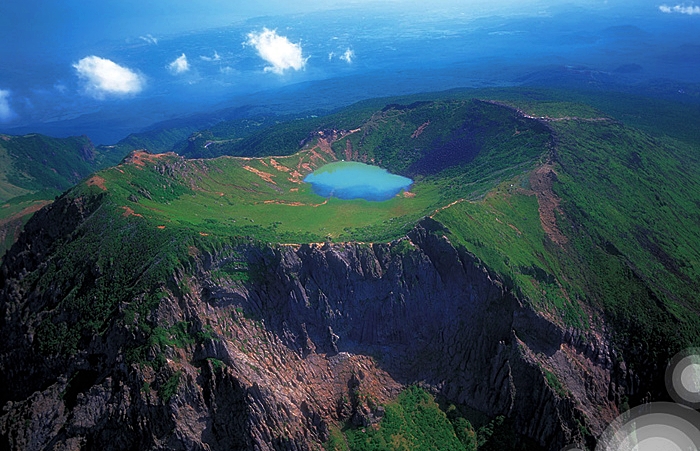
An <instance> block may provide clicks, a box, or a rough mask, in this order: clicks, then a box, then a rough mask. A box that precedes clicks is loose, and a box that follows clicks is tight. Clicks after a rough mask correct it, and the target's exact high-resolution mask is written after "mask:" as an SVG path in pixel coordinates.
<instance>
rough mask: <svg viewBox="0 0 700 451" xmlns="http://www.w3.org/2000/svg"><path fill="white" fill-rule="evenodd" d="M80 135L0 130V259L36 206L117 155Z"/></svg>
mask: <svg viewBox="0 0 700 451" xmlns="http://www.w3.org/2000/svg"><path fill="white" fill-rule="evenodd" d="M111 150H112V149H109V148H100V149H96V148H95V147H94V146H93V145H92V143H91V142H90V140H89V139H88V138H87V137H85V136H81V137H70V138H50V137H48V136H43V135H38V134H31V135H25V136H9V135H0V237H2V240H0V258H2V256H3V255H4V253H5V251H6V250H7V249H9V248H10V246H12V244H13V243H14V242H15V241H16V239H17V233H18V231H19V230H20V229H21V227H22V226H23V225H24V224H25V223H26V222H27V220H28V219H29V218H30V217H31V216H32V215H33V214H34V212H35V211H36V210H38V209H39V208H41V207H42V206H44V205H46V204H47V203H50V202H51V201H53V199H54V197H55V196H57V195H59V194H60V193H61V192H62V191H64V190H66V189H68V188H70V187H71V186H73V185H75V184H76V183H78V182H79V181H80V180H81V179H83V178H84V177H86V176H88V175H89V174H91V173H92V172H94V171H95V170H97V169H100V168H104V167H106V166H109V165H112V164H116V163H117V162H118V161H119V159H121V158H122V157H123V155H117V154H116V153H114V152H112V151H111Z"/></svg>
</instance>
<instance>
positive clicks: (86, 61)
mask: <svg viewBox="0 0 700 451" xmlns="http://www.w3.org/2000/svg"><path fill="white" fill-rule="evenodd" d="M73 67H74V68H75V70H76V71H77V72H78V77H80V78H81V79H82V80H83V81H84V82H85V90H86V92H87V93H88V94H90V95H92V96H93V97H95V98H96V99H103V98H105V96H107V95H117V96H124V95H129V94H136V93H139V92H141V90H143V87H144V85H145V80H144V78H143V77H142V76H141V75H139V74H137V73H136V72H134V71H132V70H131V69H128V68H126V67H122V66H120V65H118V64H117V63H115V62H114V61H111V60H108V59H105V58H100V57H99V56H94V55H92V56H87V57H85V58H83V59H81V60H80V61H78V63H77V64H73Z"/></svg>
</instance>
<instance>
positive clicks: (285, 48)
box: [244, 28, 308, 74]
mask: <svg viewBox="0 0 700 451" xmlns="http://www.w3.org/2000/svg"><path fill="white" fill-rule="evenodd" d="M244 45H250V46H253V47H255V50H257V51H258V55H259V56H260V58H262V59H264V60H265V61H267V62H268V63H269V64H271V65H270V66H267V67H265V72H274V73H276V74H282V73H284V71H285V70H287V69H294V70H301V69H303V68H304V66H305V65H306V60H307V59H308V58H304V57H303V56H302V52H301V44H295V43H293V42H290V41H289V39H287V38H286V37H285V36H280V35H278V34H277V30H268V29H267V28H263V30H262V31H260V32H257V33H256V32H250V33H248V40H247V41H246V42H244Z"/></svg>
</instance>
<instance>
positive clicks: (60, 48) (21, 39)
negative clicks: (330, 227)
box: [0, 0, 700, 144]
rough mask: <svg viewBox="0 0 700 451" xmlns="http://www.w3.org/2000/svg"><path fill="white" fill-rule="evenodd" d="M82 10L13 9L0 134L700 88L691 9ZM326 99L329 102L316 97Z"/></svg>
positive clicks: (215, 6)
mask: <svg viewBox="0 0 700 451" xmlns="http://www.w3.org/2000/svg"><path fill="white" fill-rule="evenodd" d="M82 3H83V2H80V1H78V0H72V1H69V2H64V3H61V4H49V5H40V4H39V3H38V2H37V1H36V0H30V1H29V2H25V3H22V4H12V5H9V4H4V5H2V6H0V39H3V41H4V42H12V45H7V46H4V47H3V48H0V132H1V133H8V134H18V133H20V134H21V133H26V132H30V131H35V132H38V133H45V134H49V135H52V136H69V135H81V134H87V135H88V136H90V137H91V139H93V141H95V142H96V143H98V144H113V143H115V142H117V141H119V140H120V139H123V138H124V137H126V136H127V135H129V134H131V133H135V132H139V131H141V130H143V129H145V128H148V127H151V126H153V124H156V123H159V122H161V121H165V120H171V119H175V118H181V117H185V116H187V115H189V114H193V113H202V112H211V111H215V110H217V109H223V108H231V107H236V106H240V105H242V104H244V102H247V103H250V104H254V105H255V104H257V105H261V106H263V105H264V106H268V107H270V108H274V107H275V105H276V104H277V105H278V106H279V107H280V108H281V109H283V110H285V109H293V108H297V109H298V111H305V110H307V109H309V108H308V107H311V108H315V107H317V106H318V105H325V107H326V108H337V107H340V106H343V105H347V104H349V103H352V102H354V101H357V100H361V99H362V98H371V97H376V96H377V93H379V94H381V95H387V96H390V95H401V94H410V93H417V92H426V91H441V90H444V89H450V88H456V87H479V86H507V85H513V84H532V83H533V80H535V81H534V83H541V84H542V83H543V84H546V83H547V82H548V81H547V80H545V78H546V77H544V78H543V76H542V74H543V73H544V72H543V71H545V72H546V71H547V70H550V71H551V70H553V68H566V67H582V68H585V69H586V70H589V71H591V74H595V73H603V74H613V75H614V76H612V77H608V76H607V75H606V77H607V78H606V80H605V81H601V80H600V79H596V76H595V75H591V77H592V80H591V83H617V84H621V85H627V86H635V85H640V86H641V85H642V84H643V83H645V82H648V81H649V80H653V79H662V78H667V79H669V80H674V81H677V82H682V83H699V82H700V45H698V44H697V43H696V42H695V38H696V31H695V30H696V29H697V26H698V23H699V22H698V21H700V7H696V6H695V5H694V4H676V3H664V2H642V4H640V3H638V2H626V1H624V2H623V1H618V2H613V1H610V2H608V1H594V0H588V1H584V0H581V1H577V2H570V3H566V4H555V5H550V4H547V3H546V2H542V1H535V0H533V1H527V2H512V1H500V2H496V3H494V2H486V1H472V2H466V3H465V2H458V1H437V2H433V4H432V5H431V8H430V9H427V10H426V9H425V8H423V9H422V10H419V9H418V8H417V5H419V3H418V2H413V1H410V2H406V1H394V2H377V1H373V0H364V1H355V2H351V3H349V4H348V3H344V2H339V1H338V2H336V1H333V2H328V3H325V4H324V5H322V6H319V5H317V4H316V3H313V2H302V3H295V4H293V5H284V4H282V3H279V2H275V1H262V2H258V3H256V5H253V6H247V7H245V8H241V7H237V6H236V7H233V6H231V5H229V4H228V3H227V2H223V1H222V0H209V1H208V2H204V0H202V1H196V2H194V3H192V2H175V3H174V4H173V3H172V2H170V3H167V4H166V3H164V2H162V1H157V2H155V3H151V4H149V5H141V4H138V3H137V2H134V1H126V2H124V1H120V2H116V1H108V2H106V3H101V4H99V5H97V4H85V5H84V4H82ZM205 4H206V7H205ZM166 6H167V7H166ZM353 15H355V16H356V17H355V18H354V19H355V20H352V19H353V17H352V16H353ZM353 80H356V81H357V83H356V84H355V83H353V82H352V81H353ZM334 81H335V83H336V85H335V88H329V86H331V85H333V83H334ZM611 86H612V85H611ZM320 87H323V89H331V90H330V91H329V92H332V94H324V95H327V96H328V97H327V98H326V99H314V98H313V96H314V93H315V91H316V90H318V89H319V88H320ZM280 93H283V95H280ZM295 93H296V94H297V97H296V98H295V96H294V94H295ZM278 97H284V98H286V99H287V100H286V102H288V103H286V104H279V103H278V102H277V100H276V99H277V98H278Z"/></svg>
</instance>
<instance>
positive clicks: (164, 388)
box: [158, 371, 182, 404]
mask: <svg viewBox="0 0 700 451" xmlns="http://www.w3.org/2000/svg"><path fill="white" fill-rule="evenodd" d="M181 377H182V371H177V372H175V373H174V374H173V375H172V376H170V377H169V378H168V380H167V381H165V383H164V384H163V385H161V387H160V389H159V390H158V396H160V399H162V400H163V402H164V403H165V404H167V403H169V402H170V399H171V398H172V397H173V396H174V395H175V393H177V389H178V388H179V387H180V379H181Z"/></svg>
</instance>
